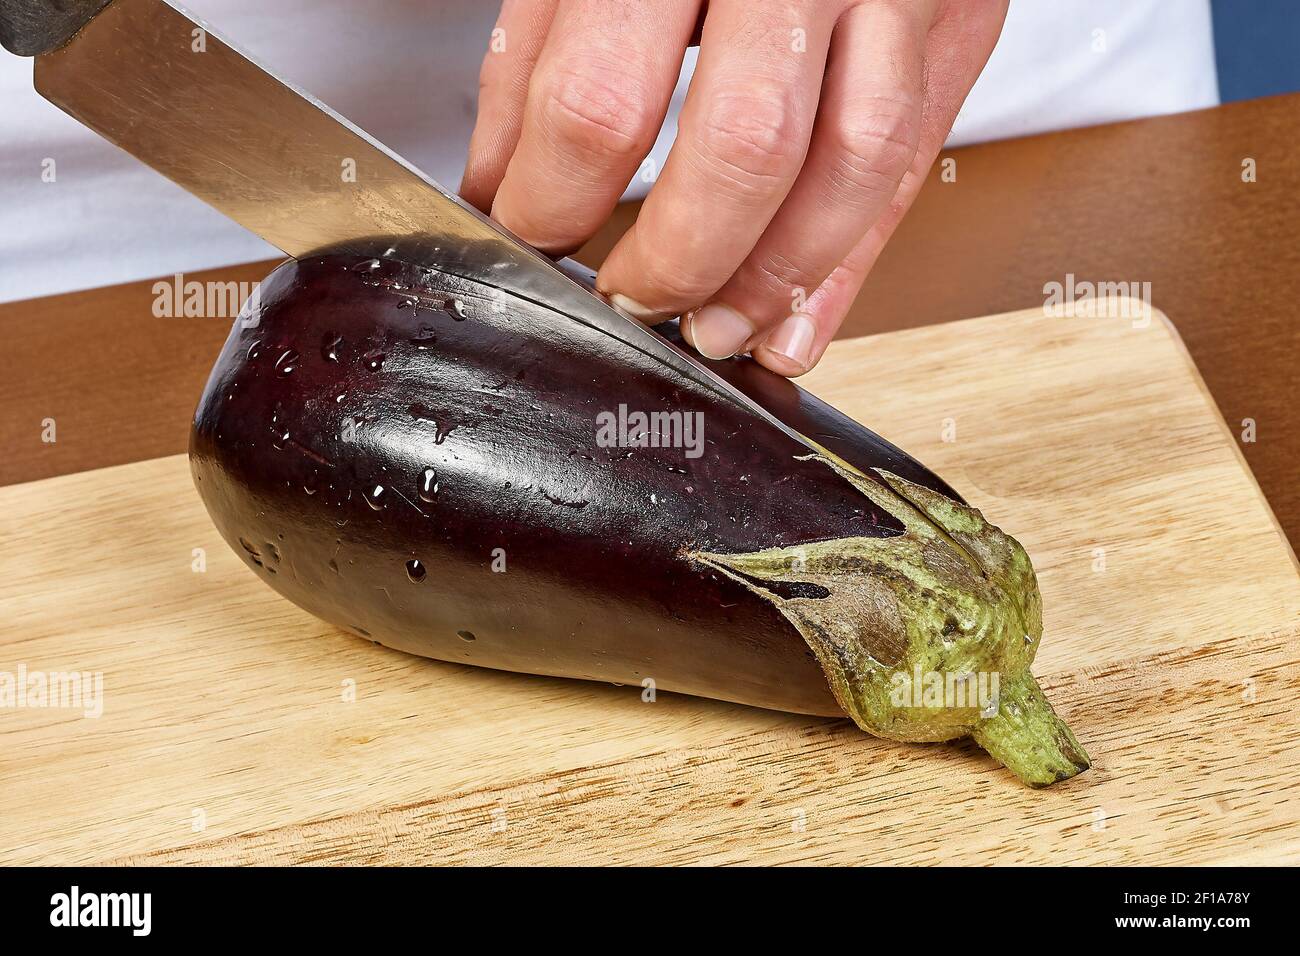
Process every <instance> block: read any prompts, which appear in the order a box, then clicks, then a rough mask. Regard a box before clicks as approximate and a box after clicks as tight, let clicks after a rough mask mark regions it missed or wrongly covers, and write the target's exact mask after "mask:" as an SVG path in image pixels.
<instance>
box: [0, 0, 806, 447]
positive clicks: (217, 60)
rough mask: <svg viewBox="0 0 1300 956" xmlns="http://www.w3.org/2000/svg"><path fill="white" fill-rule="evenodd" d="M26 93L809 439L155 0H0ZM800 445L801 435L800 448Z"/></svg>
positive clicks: (316, 248) (270, 232)
mask: <svg viewBox="0 0 1300 956" xmlns="http://www.w3.org/2000/svg"><path fill="white" fill-rule="evenodd" d="M0 45H3V46H4V47H5V48H6V49H8V50H9V51H10V52H13V53H17V54H18V55H20V56H34V57H35V58H36V63H35V68H34V71H33V76H34V83H35V87H36V91H37V92H38V93H40V94H41V95H42V96H44V97H45V98H46V99H47V100H49V101H50V102H51V103H53V104H54V105H55V106H57V107H59V108H60V109H62V110H63V111H64V112H66V113H68V114H69V115H70V116H72V117H73V118H74V119H76V120H78V121H79V122H81V123H82V124H83V125H85V126H87V127H89V128H90V129H92V130H94V131H95V132H96V133H98V134H99V135H101V136H103V137H104V138H105V139H107V140H109V141H110V142H112V143H114V144H115V145H117V146H119V147H121V148H122V149H124V150H126V152H128V153H130V154H131V155H132V156H134V157H135V158H136V159H139V160H140V161H142V162H144V163H145V164H147V165H149V166H152V167H153V168H154V169H155V170H157V171H158V172H160V173H162V174H163V175H164V176H166V177H167V178H168V179H171V180H172V181H173V182H175V183H177V184H178V185H180V186H182V187H183V188H184V189H186V190H187V191H189V192H190V193H192V194H194V195H195V196H198V197H199V198H200V199H202V200H204V201H205V202H207V203H208V204H209V205H211V206H213V207H215V208H216V209H217V210H218V211H220V212H222V213H224V214H225V215H226V216H228V217H230V218H231V219H233V220H235V222H237V223H239V224H240V225H242V226H244V227H245V228H246V229H248V230H250V231H252V232H254V233H256V234H257V235H259V236H261V237H262V238H263V239H265V240H266V241H267V242H269V243H271V244H272V245H274V246H276V247H278V248H279V249H281V250H282V251H283V252H285V253H286V254H288V255H289V256H292V257H294V258H305V257H307V256H310V255H317V254H321V253H325V252H345V253H354V254H358V255H366V256H375V257H384V256H387V257H394V258H398V259H405V260H407V261H412V262H416V263H418V264H421V265H427V266H431V267H433V268H436V269H438V270H439V271H442V272H445V273H447V274H449V275H452V276H457V277H459V278H461V279H466V280H470V281H473V282H478V283H481V284H483V285H485V286H488V287H490V288H493V289H497V290H500V291H504V292H509V293H511V294H513V295H517V296H519V297H521V298H524V299H528V300H530V301H532V302H535V303H538V304H540V305H543V306H546V307H548V308H551V309H554V310H556V311H559V312H561V313H564V314H566V315H568V316H570V317H571V318H573V319H574V320H576V321H578V322H581V323H583V324H584V325H588V326H591V327H594V328H596V329H600V330H602V331H604V332H606V333H608V334H611V335H613V336H614V337H615V338H617V339H618V340H620V341H622V342H624V343H626V344H628V345H630V346H631V347H633V348H635V349H637V350H638V351H640V352H642V353H645V354H647V355H650V356H652V357H654V358H657V359H659V360H661V361H663V362H666V363H667V364H668V365H669V366H671V367H672V368H673V369H675V370H676V371H677V372H679V373H681V374H683V375H685V376H686V377H687V378H688V379H689V380H691V381H693V382H696V383H698V384H700V385H701V386H703V387H705V388H707V389H710V390H711V391H713V392H716V393H718V394H720V395H721V396H722V397H724V398H726V399H728V400H730V401H732V402H734V403H735V404H737V405H739V406H741V407H743V408H744V409H746V410H747V411H749V412H752V413H753V414H756V415H759V416H760V417H762V418H763V419H764V420H765V421H767V422H768V423H770V424H771V425H773V426H775V427H776V428H778V429H780V430H781V431H782V432H784V433H785V434H787V435H789V436H790V437H791V438H793V439H795V440H796V441H798V442H799V443H800V444H801V445H805V446H809V443H808V440H807V439H806V438H804V437H803V436H802V435H800V434H799V433H798V432H797V431H795V430H794V429H793V428H791V427H790V426H788V425H786V424H785V423H784V422H783V421H781V420H780V419H779V418H777V417H776V416H775V415H773V414H772V413H770V412H769V411H767V409H765V408H763V407H762V406H761V405H759V404H758V403H757V402H755V401H754V400H753V399H751V398H750V397H749V396H748V395H746V394H745V393H744V392H741V391H740V390H739V389H737V388H736V387H735V386H733V385H732V384H731V383H729V382H727V381H726V380H724V379H723V378H721V377H720V376H718V375H717V374H716V373H714V372H713V371H712V370H710V369H709V368H707V367H706V366H705V365H703V364H702V363H701V362H699V361H698V360H697V359H696V358H695V357H694V356H692V355H691V354H690V353H688V352H686V351H685V350H683V349H681V348H679V347H678V346H677V345H675V344H674V343H671V342H669V341H667V340H666V339H664V338H663V337H662V336H660V335H657V334H656V333H654V332H652V331H651V330H650V329H648V328H646V327H645V326H643V325H642V324H641V323H640V322H637V321H636V320H635V319H633V318H631V317H629V316H628V315H626V314H625V313H623V312H621V311H620V310H618V309H617V308H616V307H615V306H613V305H612V304H610V303H609V302H608V301H607V300H606V299H605V298H604V297H603V296H602V295H600V294H599V293H598V292H596V291H595V286H594V278H595V275H594V273H592V272H591V271H590V270H587V269H585V267H583V266H581V265H580V264H578V263H575V262H572V261H570V260H565V261H564V262H561V263H556V262H555V261H553V260H551V259H550V258H548V257H547V256H545V255H543V254H541V253H539V252H537V251H536V250H535V249H533V248H532V247H531V246H529V245H527V244H526V243H524V242H523V241H521V240H520V239H518V238H517V237H515V236H513V235H512V234H511V233H510V232H509V231H508V230H506V229H505V228H503V227H502V226H500V225H498V224H497V223H496V222H493V221H492V220H491V219H489V218H488V217H486V216H484V215H483V214H482V213H480V212H479V211H478V210H477V209H474V208H473V207H472V206H470V205H468V204H467V203H465V202H463V201H462V200H461V199H460V198H459V197H458V196H456V195H454V194H453V193H450V192H448V191H447V190H446V189H444V188H443V187H442V186H440V185H438V183H436V182H434V180H432V179H430V178H429V177H428V176H426V175H424V173H422V172H420V170H418V169H417V168H416V167H415V166H413V165H411V164H410V163H408V162H407V161H406V160H404V159H402V158H401V157H400V156H398V155H397V154H396V153H394V152H393V151H392V150H390V149H388V148H387V147H385V146H384V145H383V144H382V143H380V142H378V141H377V140H375V139H374V138H372V137H371V136H369V135H367V134H366V133H365V132H364V131H362V130H360V129H358V128H357V127H356V126H353V125H352V124H351V123H349V122H348V121H347V120H346V119H344V118H343V117H342V116H339V115H338V114H337V113H335V112H334V111H333V110H331V109H330V108H329V107H328V106H326V105H325V104H323V103H321V102H319V101H318V100H316V99H314V98H313V97H311V96H310V95H308V94H307V93H305V92H303V91H302V90H299V89H297V88H296V87H294V86H293V85H291V84H289V83H286V82H285V81H284V80H282V79H280V78H278V77H277V76H275V75H274V74H273V73H271V72H270V71H269V70H267V69H266V68H265V67H263V66H261V65H259V64H258V63H256V62H255V61H254V60H253V59H252V58H251V57H249V56H248V55H247V54H245V53H242V52H241V51H240V50H239V49H238V48H236V47H235V46H234V45H233V44H231V43H230V42H229V41H227V40H224V39H222V38H221V37H220V36H219V35H217V34H216V33H215V32H214V31H213V30H212V29H211V28H210V27H209V26H207V24H205V23H203V22H202V21H200V20H197V19H195V18H194V17H192V16H191V15H190V14H189V13H188V12H186V11H185V10H184V9H183V8H181V7H179V6H177V5H175V4H173V3H170V2H167V0H0ZM809 447H811V446H809Z"/></svg>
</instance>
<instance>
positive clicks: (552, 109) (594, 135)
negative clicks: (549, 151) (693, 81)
mask: <svg viewBox="0 0 1300 956" xmlns="http://www.w3.org/2000/svg"><path fill="white" fill-rule="evenodd" d="M541 111H542V116H543V121H544V122H545V123H546V124H547V125H548V126H549V127H550V131H551V133H552V134H553V135H554V136H555V137H556V138H557V139H558V140H559V141H561V142H563V143H565V144H567V145H569V146H570V147H573V148H576V149H578V150H581V151H582V152H584V153H586V154H595V155H597V156H605V157H609V158H615V159H625V158H630V157H635V158H636V159H638V160H639V159H640V158H641V157H642V156H643V155H644V154H645V153H646V152H647V151H648V150H649V149H650V146H651V145H652V144H653V138H654V135H655V133H656V132H657V130H656V128H655V125H656V124H655V119H656V117H655V116H654V110H653V104H652V102H651V99H650V97H649V96H647V95H646V94H645V93H644V91H643V90H641V89H640V88H639V84H638V83H637V82H636V81H635V80H633V79H632V78H630V77H629V76H627V75H626V74H625V73H623V72H621V71H615V70H609V69H604V68H595V67H591V68H581V69H573V68H570V69H565V70H559V71H557V72H556V73H554V74H553V75H552V76H551V77H549V78H548V80H547V81H546V82H545V84H544V88H543V91H542V106H541Z"/></svg>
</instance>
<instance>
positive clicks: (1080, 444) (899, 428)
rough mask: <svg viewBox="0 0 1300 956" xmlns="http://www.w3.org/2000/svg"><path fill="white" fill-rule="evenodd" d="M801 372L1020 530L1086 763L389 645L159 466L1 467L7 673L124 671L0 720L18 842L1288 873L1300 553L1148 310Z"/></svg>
mask: <svg viewBox="0 0 1300 956" xmlns="http://www.w3.org/2000/svg"><path fill="white" fill-rule="evenodd" d="M808 384H809V386H810V387H811V388H812V389H813V390H814V391H816V392H818V393H819V394H820V395H822V396H823V397H825V398H827V399H828V400H830V401H832V402H833V403H835V404H837V405H839V406H840V407H841V408H843V409H844V410H845V411H846V412H847V413H849V414H851V415H853V416H854V417H856V418H858V419H859V420H861V421H863V422H864V423H866V424H868V425H869V426H871V427H873V428H875V429H876V430H878V431H880V432H882V433H883V434H885V435H886V436H888V437H890V438H891V439H893V440H895V441H897V442H898V443H899V444H901V445H903V446H904V447H906V448H908V449H909V450H910V451H912V452H913V453H914V454H915V455H917V457H919V458H921V459H922V460H924V461H926V462H927V463H929V464H931V465H932V466H933V467H935V468H936V469H937V470H938V471H939V472H940V473H942V474H943V475H944V476H945V477H946V478H948V479H949V481H951V482H952V483H953V484H954V485H955V486H956V487H957V488H958V489H959V490H961V491H962V492H963V493H964V494H966V495H967V496H968V497H969V498H970V499H971V500H972V501H974V502H975V503H976V504H977V505H979V506H980V507H981V508H983V510H984V511H985V513H986V514H987V515H988V516H989V517H990V518H991V519H992V520H993V521H995V522H997V523H998V524H1000V525H1002V526H1003V527H1004V528H1006V529H1007V530H1009V531H1011V532H1012V533H1014V534H1016V535H1017V536H1018V537H1019V538H1020V540H1021V541H1022V542H1023V543H1024V544H1025V546H1026V547H1027V548H1028V550H1029V552H1030V554H1031V555H1032V556H1033V558H1034V561H1035V565H1036V566H1037V568H1038V571H1039V576H1040V580H1041V583H1042V588H1043V592H1044V602H1045V618H1046V636H1045V638H1044V642H1043V650H1042V652H1041V653H1040V655H1039V659H1038V663H1037V664H1036V665H1035V668H1034V669H1035V672H1036V673H1037V674H1038V675H1039V676H1040V678H1042V680H1043V683H1044V684H1045V686H1047V688H1048V691H1049V695H1050V696H1051V697H1052V699H1053V700H1054V701H1055V702H1056V705H1057V707H1058V710H1060V711H1061V712H1062V714H1063V715H1064V716H1066V718H1067V719H1068V720H1069V721H1070V723H1071V725H1072V726H1073V727H1074V729H1075V731H1076V733H1077V734H1078V736H1079V739H1080V740H1081V741H1083V742H1084V744H1085V745H1086V746H1087V747H1088V749H1089V751H1090V752H1091V754H1092V756H1093V758H1094V761H1095V766H1094V769H1093V770H1092V771H1090V772H1089V773H1086V774H1084V775H1082V776H1081V777H1078V778H1076V779H1075V780H1072V781H1069V782H1067V783H1065V784H1062V785H1060V786H1057V787H1055V788H1052V789H1050V790H1046V791H1033V790H1029V789H1027V788H1025V787H1023V786H1021V785H1020V784H1018V783H1017V782H1016V781H1015V779H1014V778H1013V777H1012V776H1011V775H1010V774H1009V773H1007V772H1006V771H1005V770H1003V769H1001V768H999V767H997V766H996V765H995V764H994V762H993V761H992V760H991V759H989V758H988V757H986V756H984V755H983V754H982V753H981V752H980V751H979V750H978V749H977V748H975V747H974V746H972V745H969V744H958V745H933V746H905V745H899V744H892V743H887V742H884V741H879V740H875V739H872V738H870V737H867V736H865V735H863V734H862V733H860V732H859V731H857V730H856V729H855V728H853V727H852V725H850V724H848V723H847V722H846V721H835V720H826V719H819V718H809V717H800V716H792V715H786V714H779V713H771V712H765V711H760V710H755V709H751V708H745V707H739V706H735V705H729V704H723V703H718V702H713V701H705V700H697V699H692V698H686V697H681V696H675V695H670V694H660V695H659V696H658V699H657V700H656V701H655V702H654V703H644V702H642V700H641V697H640V688H617V687H611V686H605V685H596V684H589V683H581V682H573V681H563V680H555V679H543V678H530V677H525V676H519V675H511V674H503V673H495V672H491V671H484V670H477V669H473V668H468V667H463V666H457V665H449V664H441V663H436V662H429V661H423V660H419V659H415V658H410V657H406V656H404V655H401V654H398V653H395V652H392V651H388V650H385V649H383V648H380V647H377V646H375V645H373V644H370V643H367V642H364V641H361V640H359V639H357V638H355V637H352V636H350V635H347V634H344V633H341V632H339V631H336V630H334V629H332V628H330V627H328V626H326V625H324V624H321V623H319V622H317V621H315V620H314V619H312V618H311V617H309V616H308V615H306V614H305V613H303V612H301V611H299V610H298V609H296V608H294V607H293V606H291V605H289V604H288V603H287V602H285V601H283V600H282V599H280V598H279V597H277V596H276V595H275V594H273V593H272V592H271V591H270V590H269V589H267V588H266V587H264V586H263V585H262V584H261V583H260V582H259V581H258V580H256V579H255V578H254V576H253V575H252V574H251V573H250V572H249V571H248V570H247V569H246V568H245V567H244V565H243V564H242V562H241V561H239V560H238V559H237V558H236V557H235V556H234V555H233V554H231V553H230V552H229V550H228V549H227V548H226V547H225V545H224V544H223V543H222V542H221V540H220V539H219V538H218V536H217V534H216V532H215V531H214V529H213V528H212V527H211V525H210V523H209V522H208V520H207V517H206V515H205V514H204V513H203V510H202V507H201V505H200V504H199V502H198V499H197V496H196V495H195V493H194V491H193V489H192V487H191V485H190V479H189V475H188V469H187V467H186V464H185V462H184V459H183V458H181V457H171V458H164V459H156V460H152V461H147V462H141V463H137V464H131V465H124V466H120V467H115V468H107V469H102V470H99V471H92V472H85V473H82V474H76V475H68V476H63V477H59V478H51V479H47V480H44V481H39V482H33V483H29V484H24V485H14V486H11V487H8V488H2V489H0V540H2V541H3V542H4V545H3V549H2V550H0V628H2V632H0V671H10V672H13V671H15V670H16V669H17V668H18V666H19V665H20V664H21V665H25V666H26V667H27V668H28V669H29V670H44V671H56V670H79V671H102V672H103V675H104V688H105V689H104V697H105V703H104V712H103V716H102V717H100V718H98V719H94V718H85V717H83V716H81V714H80V713H79V712H77V711H73V710H51V709H30V708H27V709H22V708H20V709H9V710H0V779H2V780H3V781H4V784H3V787H0V861H3V862H8V863H35V862H46V863H103V862H130V863H139V862H164V863H182V862H219V863H250V862H251V863H280V862H294V863H320V862H357V863H359V862H384V863H430V862H450V861H455V862H477V863H497V862H512V863H523V862H545V863H581V862H620V863H652V862H656V863H657V862H676V863H688V862H712V863H735V862H836V863H850V862H851V863H884V862H925V863H957V862H961V863H988V862H1002V863H1016V862H1019V863H1023V862H1043V861H1051V862H1088V863H1104V862H1125V863H1236V862H1244V863H1263V862H1300V809H1297V807H1300V801H1297V799H1296V798H1297V793H1296V783H1295V781H1296V780H1297V779H1298V778H1300V733H1298V730H1300V728H1298V726H1297V724H1298V722H1300V721H1298V719H1297V717H1296V716H1295V713H1294V706H1293V702H1294V700H1295V698H1296V695H1297V692H1298V691H1300V644H1298V643H1297V638H1298V637H1300V575H1298V574H1297V570H1296V565H1295V559H1294V556H1293V555H1292V554H1291V553H1290V550H1289V548H1288V547H1287V545H1286V543H1285V541H1284V539H1283V538H1282V536H1281V535H1280V534H1279V533H1278V530H1277V528H1276V525H1275V523H1274V521H1273V520H1272V517H1271V515H1270V514H1269V512H1268V509H1267V506H1266V505H1265V504H1264V501H1263V499H1262V497H1261V496H1260V495H1259V492H1258V489H1257V488H1256V486H1255V484H1254V481H1253V479H1252V478H1251V476H1250V474H1249V472H1248V471H1247V470H1246V469H1245V467H1244V465H1243V463H1242V461H1241V458H1240V454H1239V452H1237V450H1236V448H1235V444H1234V442H1233V441H1232V439H1231V436H1230V435H1228V434H1227V432H1226V429H1225V427H1224V425H1223V423H1222V421H1221V420H1220V419H1219V417H1218V415H1217V413H1216V412H1215V410H1214V407H1213V404H1212V403H1211V402H1210V401H1209V400H1208V397H1207V395H1206V393H1205V391H1204V388H1203V386H1202V385H1201V382H1200V379H1199V376H1198V375H1197V374H1196V372H1195V370H1194V369H1193V368H1192V366H1191V365H1190V364H1189V362H1188V361H1187V359H1186V356H1185V354H1184V352H1183V350H1182V347H1181V344H1180V342H1179V341H1178V339H1177V336H1176V335H1175V334H1174V333H1173V332H1172V331H1171V329H1170V328H1169V327H1168V326H1167V325H1165V324H1164V323H1163V321H1161V319H1160V317H1159V316H1157V317H1156V321H1154V322H1153V323H1151V325H1150V326H1149V327H1147V328H1144V329H1135V328H1133V327H1132V325H1131V323H1130V322H1128V321H1127V320H1114V319H1062V318H1047V317H1044V316H1043V315H1042V313H1041V311H1034V312H1026V313H1017V314H1013V315H1008V316H999V317H993V318H986V319H978V320H972V321H969V322H963V323H954V324H950V325H945V326H935V327H930V328H925V329H918V330H912V331H907V332H896V333H890V334H888V335H883V336H877V337H872V338H864V339H856V340H851V341H846V342H841V343H837V344H836V345H834V346H833V354H832V355H831V356H830V357H829V358H828V360H827V361H826V363H825V364H824V366H823V367H822V368H821V369H819V370H818V371H817V372H816V373H814V375H813V376H810V379H809V382H808ZM945 420H951V421H950V422H946V421H945ZM945 425H950V426H951V425H955V428H956V440H955V441H944V440H943V437H944V431H945ZM194 548H202V549H204V550H205V552H206V571H204V572H202V573H196V572H194V571H192V570H191V562H192V560H193V558H192V549H194ZM1096 549H1104V558H1105V563H1104V570H1098V568H1099V567H1100V565H1099V564H1098V561H1099V557H1100V554H1101V552H1098V551H1097V550H1096ZM347 681H355V686H356V699H355V701H351V702H349V701H346V700H345V699H344V693H343V692H344V687H345V682H347ZM196 811H197V812H196ZM199 822H201V824H202V828H201V829H196V827H197V825H198V823H199Z"/></svg>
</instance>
